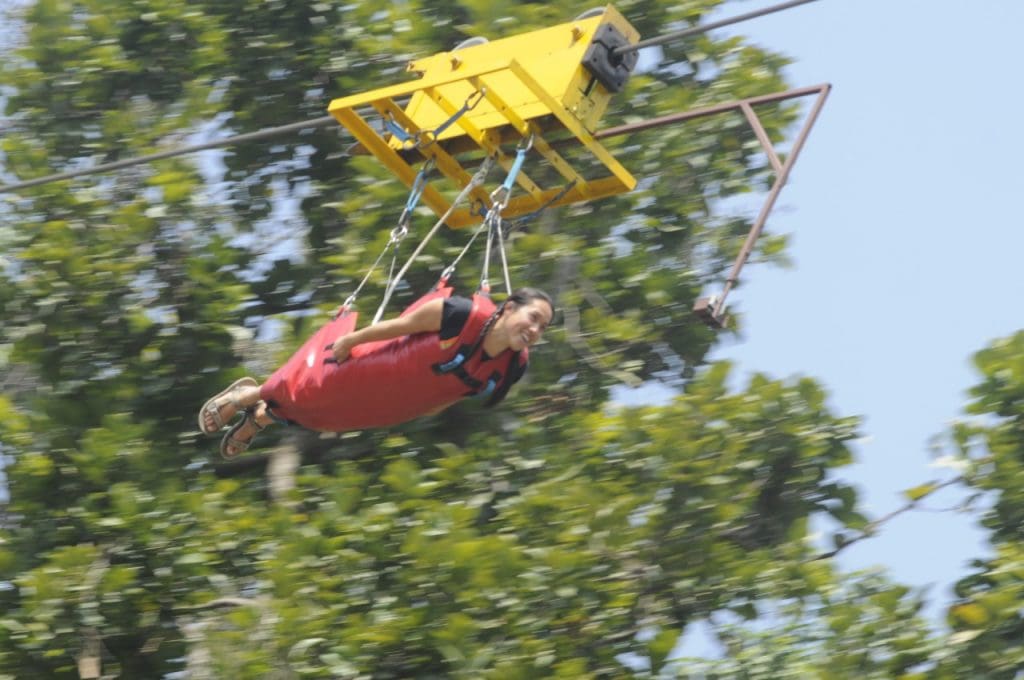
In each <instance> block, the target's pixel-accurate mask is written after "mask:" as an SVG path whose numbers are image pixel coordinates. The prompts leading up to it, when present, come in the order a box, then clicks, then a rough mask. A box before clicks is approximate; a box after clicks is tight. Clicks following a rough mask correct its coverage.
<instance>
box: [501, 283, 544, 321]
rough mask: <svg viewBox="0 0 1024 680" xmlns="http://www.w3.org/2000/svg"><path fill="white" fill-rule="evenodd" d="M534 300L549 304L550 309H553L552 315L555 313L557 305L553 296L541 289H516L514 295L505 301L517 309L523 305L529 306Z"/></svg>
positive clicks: (526, 287) (525, 287) (527, 287)
mask: <svg viewBox="0 0 1024 680" xmlns="http://www.w3.org/2000/svg"><path fill="white" fill-rule="evenodd" d="M534 300H543V301H544V302H546V303H548V307H550V308H551V313H552V314H554V313H555V303H554V301H552V299H551V296H550V295H548V294H547V293H545V292H544V291H542V290H541V289H540V288H531V287H529V286H524V287H523V288H516V289H515V290H514V291H512V294H511V295H509V296H508V299H507V300H505V302H506V303H508V302H511V303H514V304H515V306H516V307H519V306H521V305H527V304H529V303H530V302H532V301H534Z"/></svg>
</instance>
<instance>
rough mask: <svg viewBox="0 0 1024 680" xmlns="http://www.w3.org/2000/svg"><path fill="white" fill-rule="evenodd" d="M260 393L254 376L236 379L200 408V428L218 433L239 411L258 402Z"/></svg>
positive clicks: (205, 431)
mask: <svg viewBox="0 0 1024 680" xmlns="http://www.w3.org/2000/svg"><path fill="white" fill-rule="evenodd" d="M259 395H260V390H259V384H258V383H257V382H256V381H255V380H253V379H252V378H240V379H238V380H236V381H235V382H233V383H231V385H230V386H229V387H228V388H227V389H226V390H224V391H223V392H221V393H220V394H218V395H217V396H215V397H213V398H211V399H209V400H208V401H207V402H206V403H205V404H203V407H202V408H201V409H199V419H198V420H199V429H200V430H201V431H202V432H204V433H205V434H208V435H213V434H217V433H218V432H220V431H221V430H222V429H223V428H224V426H225V425H227V424H228V423H229V422H231V419H232V418H234V417H235V415H237V414H238V412H239V411H243V410H245V409H246V408H248V407H250V406H252V405H253V404H254V403H256V401H258V400H259Z"/></svg>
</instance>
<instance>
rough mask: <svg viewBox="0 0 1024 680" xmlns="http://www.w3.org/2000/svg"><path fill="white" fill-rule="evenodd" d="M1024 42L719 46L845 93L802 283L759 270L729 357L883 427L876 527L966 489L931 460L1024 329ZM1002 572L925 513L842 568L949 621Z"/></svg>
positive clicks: (825, 39) (854, 21)
mask: <svg viewBox="0 0 1024 680" xmlns="http://www.w3.org/2000/svg"><path fill="white" fill-rule="evenodd" d="M772 4H776V3H774V2H761V1H758V2H733V3H730V4H729V5H728V6H726V8H725V9H724V10H722V11H721V12H720V13H719V15H718V16H719V17H720V18H721V17H726V16H733V15H736V14H741V13H745V12H749V11H752V10H754V9H759V8H763V7H768V6H769V5H772ZM1022 26H1024V3H1021V2H1019V1H1018V0H983V1H980V2H973V3H966V2H960V1H954V0H905V1H903V2H892V1H891V0H858V1H857V2H852V1H850V0H819V1H818V2H814V3H811V4H808V5H805V6H802V7H798V8H794V9H791V10H788V11H785V12H781V13H779V14H775V15H771V16H768V17H762V18H759V19H756V20H751V21H749V22H746V23H744V24H740V25H737V26H733V27H729V28H724V29H721V30H720V31H719V32H718V35H743V36H746V37H747V38H749V39H750V40H751V41H752V42H754V43H756V44H759V45H761V46H764V47H766V48H769V49H772V50H775V51H779V52H782V53H784V54H786V55H787V56H789V57H790V58H792V59H793V61H794V63H793V64H792V66H791V67H789V69H788V76H789V78H790V82H791V84H792V86H793V87H804V86H811V85H817V84H819V83H823V82H828V83H831V84H832V85H833V90H832V93H831V95H830V96H829V99H828V102H827V103H826V105H825V108H824V110H823V112H822V114H821V116H820V117H819V119H818V122H817V124H816V125H815V128H814V130H813V132H812V133H811V136H810V138H809V140H808V143H807V145H806V147H805V149H804V151H803V152H802V153H801V155H800V158H799V160H798V162H797V164H796V166H795V168H794V171H793V173H792V175H791V177H790V181H789V184H788V185H787V186H786V188H785V189H784V190H783V192H782V195H781V197H780V199H779V201H778V203H777V205H776V210H775V212H774V213H773V214H772V215H771V217H770V218H769V220H768V226H767V229H768V230H769V231H770V232H774V233H786V234H789V235H790V238H791V248H790V254H791V256H792V258H793V260H794V265H795V266H794V267H793V268H792V269H780V268H771V267H765V266H753V267H748V268H746V269H745V270H744V277H743V278H744V280H743V285H742V287H741V288H739V289H738V290H736V291H735V292H733V293H731V294H730V297H729V305H730V308H732V309H733V310H734V311H736V312H738V313H740V314H742V316H743V318H744V333H743V336H742V337H741V338H735V339H732V340H730V341H728V342H727V343H726V344H725V345H726V346H725V347H723V348H722V349H720V350H719V351H718V352H717V353H716V357H717V358H728V359H730V360H732V361H734V362H735V363H736V364H737V370H738V373H739V375H740V377H741V378H744V379H745V377H746V376H748V375H749V373H750V372H752V371H763V372H766V373H768V374H770V375H772V376H774V377H786V376H793V375H808V376H812V377H814V378H816V379H818V380H819V381H820V382H821V383H822V384H824V385H825V386H826V388H827V389H828V391H829V393H830V395H831V398H830V405H831V407H832V408H833V410H834V411H835V412H836V413H837V414H841V415H859V416H861V417H862V418H863V426H862V431H863V433H864V435H865V439H864V440H863V441H861V442H859V443H858V444H857V446H856V454H857V458H858V462H857V464H856V465H855V466H854V467H852V468H848V469H847V470H846V471H844V472H843V473H842V475H841V476H842V477H843V478H844V479H846V480H849V481H852V482H854V483H855V484H856V485H857V486H858V488H859V491H860V493H861V497H862V500H863V501H864V502H865V505H866V508H867V509H868V511H869V512H870V514H871V516H873V517H878V516H881V515H884V514H885V513H887V512H889V511H891V510H894V509H896V508H897V507H899V506H901V505H902V504H903V503H904V499H903V498H902V495H901V492H902V490H904V489H907V488H910V487H913V486H916V485H918V484H920V483H922V482H925V481H928V480H930V479H940V478H948V477H950V476H952V475H953V474H955V473H954V472H953V471H951V470H948V469H946V470H944V469H937V468H936V467H934V458H933V457H932V455H931V454H930V453H929V443H930V441H931V439H932V438H933V437H934V436H936V435H939V434H941V433H943V432H944V431H945V430H946V429H947V428H948V426H949V424H950V423H951V422H952V421H953V420H954V419H956V418H957V417H959V416H960V414H961V409H962V407H963V406H964V404H966V402H967V400H968V396H967V394H966V392H967V389H968V388H969V387H970V386H971V385H973V384H974V383H975V382H976V381H977V378H978V376H977V374H976V373H975V372H974V370H973V368H972V366H971V363H970V358H971V355H972V354H973V353H974V352H976V351H978V350H980V349H982V348H983V347H984V346H986V345H987V344H989V343H990V342H991V341H992V340H994V339H996V338H998V337H1003V336H1006V335H1009V334H1012V333H1014V332H1015V331H1017V330H1018V329H1019V328H1021V327H1024V324H1022V322H1021V318H1020V313H1019V311H1018V310H1019V308H1020V306H1019V302H1018V300H1019V299H1020V297H1021V294H1022V293H1024V276H1022V274H1021V267H1020V264H1019V262H1020V257H1021V253H1022V252H1024V231H1022V229H1021V226H1020V218H1019V211H1018V203H1019V197H1020V195H1021V192H1022V189H1024V167H1022V165H1021V159H1022V158H1024V141H1022V139H1024V134H1022V130H1021V119H1022V115H1021V114H1022V109H1024V107H1022V103H1024V102H1022V99H1024V95H1022V94H1021V89H1022V88H1021V87H1020V82H1021V76H1020V74H1019V68H1020V67H1021V65H1022V63H1024V60H1022V54H1024V50H1022V49H1021V48H1020V47H1019V46H1020V44H1021V41H1020V29H1021V27H1022ZM811 101H812V99H810V98H808V99H807V100H806V103H807V105H809V104H810V103H811ZM962 496H963V494H962V493H957V492H952V491H950V492H943V493H942V494H937V495H936V498H935V499H934V500H931V499H929V501H928V502H927V503H926V507H928V508H934V509H937V508H942V507H948V506H950V505H953V504H954V503H955V502H956V501H957V500H958V499H960V498H962ZM986 553H987V546H986V544H985V541H984V535H983V534H982V533H981V532H980V531H978V530H977V529H976V522H975V519H974V518H973V517H969V516H965V515H962V514H955V513H950V512H931V511H924V512H914V513H910V514H906V515H902V516H901V517H899V518H897V519H895V520H894V521H892V522H890V523H889V524H887V525H886V526H885V528H884V529H883V530H882V531H881V534H880V536H879V537H877V538H873V539H871V540H869V541H866V542H863V543H860V544H858V545H855V546H852V547H850V548H849V549H848V550H847V551H846V552H844V553H843V555H842V560H841V564H842V565H843V566H844V567H845V568H849V569H854V568H862V567H868V566H871V565H884V566H886V567H888V568H889V570H890V575H891V576H892V577H893V578H895V579H896V580H898V581H900V582H902V583H906V584H910V585H917V586H931V590H930V593H931V596H932V598H933V599H935V600H937V601H938V604H937V605H935V606H934V607H933V608H931V609H930V612H931V613H932V614H933V615H936V616H939V617H941V616H942V610H941V609H942V602H944V601H948V598H949V594H950V590H949V589H950V586H951V584H952V583H953V582H955V581H956V580H957V579H958V578H959V577H961V576H963V575H965V574H966V572H967V565H968V562H969V561H970V560H971V559H972V558H975V557H980V556H983V555H985V554H986Z"/></svg>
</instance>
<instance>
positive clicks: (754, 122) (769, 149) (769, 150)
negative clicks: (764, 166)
mask: <svg viewBox="0 0 1024 680" xmlns="http://www.w3.org/2000/svg"><path fill="white" fill-rule="evenodd" d="M740 109H742V110H743V115H744V116H745V117H746V119H747V123H749V124H750V127H752V128H753V129H754V134H755V135H757V141H759V142H761V148H762V149H764V152H765V155H767V156H768V162H769V163H771V164H772V169H773V170H774V171H775V172H776V173H780V172H782V161H780V160H779V154H777V153H775V146H774V145H773V144H772V140H770V139H768V133H767V132H766V131H765V129H764V126H763V125H761V119H760V118H758V117H757V114H756V113H754V109H753V107H752V106H750V104H748V103H746V102H743V103H742V104H740Z"/></svg>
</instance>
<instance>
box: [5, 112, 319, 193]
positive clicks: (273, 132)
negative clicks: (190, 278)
mask: <svg viewBox="0 0 1024 680" xmlns="http://www.w3.org/2000/svg"><path fill="white" fill-rule="evenodd" d="M335 123H336V121H335V120H334V117H333V116H321V117H320V118H314V119H313V120H307V121H304V122H302V123H289V124H288V125H279V126H277V127H271V128H264V129H262V130H257V131H255V132H246V133H244V134H240V135H234V136H232V137H225V138H223V139H217V140H214V141H212V142H203V143H202V144H193V145H191V146H183V147H178V148H176V149H168V150H167V151H160V152H157V153H152V154H149V155H147V156H138V157H136V158H126V159H124V160H123V161H113V162H111V163H103V164H101V165H96V166H93V167H91V168H82V169H80V170H71V171H69V172H61V173H58V174H56V175H47V176H46V177H38V178H36V179H29V180H25V181H24V182H18V183H17V184H7V185H4V186H0V193H8V192H12V191H17V190H18V189H28V188H29V187H34V186H39V185H40V184H48V183H50V182H59V181H61V180H65V179H74V178H75V177H83V176H85V175H96V174H99V173H101V172H109V171H111V170H120V169H121V168H127V167H130V166H133V165H145V164H146V163H152V162H153V161H159V160H163V159H165V158H172V157H173V156H181V155H184V154H188V153H196V152H197V151H206V150H207V149H216V148H218V147H222V146H231V145H234V144H239V143H242V142H251V141H255V140H260V139H267V138H268V137H276V136H278V135H283V134H287V133H289V132H297V131H299V130H306V129H309V128H318V127H327V126H328V125H329V124H335Z"/></svg>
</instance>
